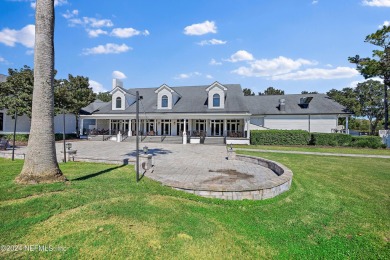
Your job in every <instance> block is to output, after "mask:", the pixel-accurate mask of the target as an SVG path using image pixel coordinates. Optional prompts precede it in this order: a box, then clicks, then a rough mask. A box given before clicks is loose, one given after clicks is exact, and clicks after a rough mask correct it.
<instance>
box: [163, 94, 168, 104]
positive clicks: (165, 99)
mask: <svg viewBox="0 0 390 260" xmlns="http://www.w3.org/2000/svg"><path fill="white" fill-rule="evenodd" d="M161 107H168V96H167V95H164V96H162V97H161Z"/></svg>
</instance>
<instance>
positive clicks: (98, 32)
mask: <svg viewBox="0 0 390 260" xmlns="http://www.w3.org/2000/svg"><path fill="white" fill-rule="evenodd" d="M87 32H88V36H89V37H91V38H96V37H99V35H101V34H108V32H106V31H103V30H102V29H96V30H87Z"/></svg>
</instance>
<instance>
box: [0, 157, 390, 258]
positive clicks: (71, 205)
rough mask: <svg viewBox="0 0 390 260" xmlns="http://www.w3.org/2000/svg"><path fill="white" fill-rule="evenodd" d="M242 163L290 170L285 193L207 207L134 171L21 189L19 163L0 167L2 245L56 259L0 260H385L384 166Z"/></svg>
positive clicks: (388, 208) (92, 170)
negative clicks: (35, 247) (290, 179)
mask: <svg viewBox="0 0 390 260" xmlns="http://www.w3.org/2000/svg"><path fill="white" fill-rule="evenodd" d="M242 153H245V154H250V155H255V156H261V157H265V158H267V159H271V160H276V161H279V162H281V163H283V164H285V165H286V166H288V167H289V168H290V169H292V171H293V172H294V178H293V185H292V188H291V190H290V191H288V192H286V193H284V194H282V195H280V196H278V197H276V198H273V199H270V200H265V201H221V200H213V199H205V198H200V197H197V196H194V195H191V194H186V193H183V192H179V191H175V190H172V189H170V188H167V187H163V186H161V185H160V184H158V183H157V182H154V181H151V180H149V179H147V178H143V179H142V181H141V182H140V183H138V184H137V183H136V182H135V174H134V170H133V167H131V166H115V165H107V164H92V163H67V164H61V169H62V170H63V172H64V173H65V174H66V176H67V177H68V179H70V180H71V181H70V182H69V183H68V184H58V183H57V184H46V185H33V186H22V185H16V184H14V178H15V176H16V175H17V174H18V173H19V172H20V170H21V167H22V164H23V162H22V161H15V162H12V161H10V160H6V159H0V221H1V225H0V242H1V243H0V244H1V245H41V246H42V245H46V246H48V248H52V249H53V251H51V252H42V251H34V252H31V251H26V250H21V251H17V252H9V251H6V250H2V251H0V258H4V259H12V258H32V259H34V258H40V259H56V258H66V259H68V258H80V259H122V258H131V259H133V258H146V259H149V258H159V259H346V258H347V259H389V258H390V247H389V239H390V234H389V232H390V223H389V216H390V205H389V192H390V190H389V189H390V188H389V187H390V185H389V184H390V183H389V180H390V170H389V169H390V160H388V159H370V158H337V157H321V156H312V155H310V156H308V155H293V154H271V153H256V152H246V151H245V152H242ZM63 247H65V251H56V250H57V249H58V248H63ZM2 249H3V247H2Z"/></svg>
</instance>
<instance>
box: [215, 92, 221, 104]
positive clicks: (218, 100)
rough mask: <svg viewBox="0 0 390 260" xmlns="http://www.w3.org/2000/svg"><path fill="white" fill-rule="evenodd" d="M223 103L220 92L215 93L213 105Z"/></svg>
mask: <svg viewBox="0 0 390 260" xmlns="http://www.w3.org/2000/svg"><path fill="white" fill-rule="evenodd" d="M220 105H221V96H220V95H219V94H214V95H213V107H219V106H220Z"/></svg>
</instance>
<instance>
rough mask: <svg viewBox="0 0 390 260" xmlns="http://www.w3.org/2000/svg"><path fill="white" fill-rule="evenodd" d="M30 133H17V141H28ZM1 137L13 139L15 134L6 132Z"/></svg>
mask: <svg viewBox="0 0 390 260" xmlns="http://www.w3.org/2000/svg"><path fill="white" fill-rule="evenodd" d="M28 136H29V134H16V135H15V141H17V142H27V141H28ZM0 137H5V138H6V139H7V140H13V138H14V135H13V134H4V135H0Z"/></svg>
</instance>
